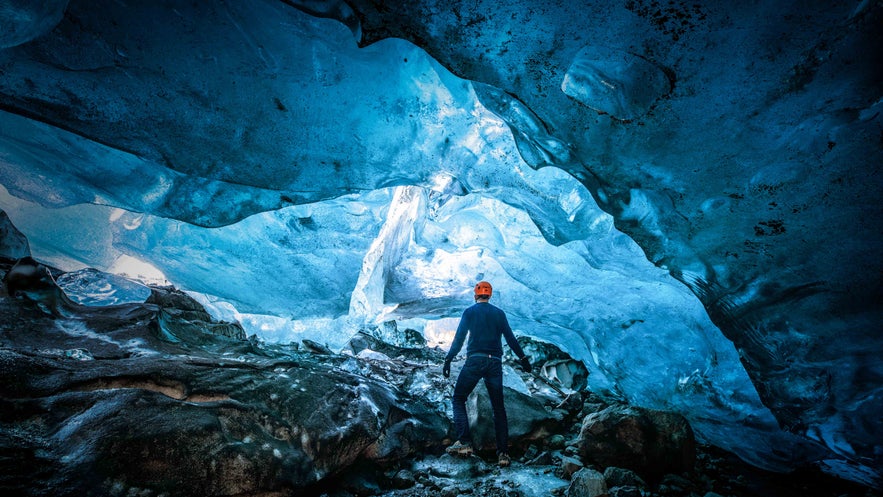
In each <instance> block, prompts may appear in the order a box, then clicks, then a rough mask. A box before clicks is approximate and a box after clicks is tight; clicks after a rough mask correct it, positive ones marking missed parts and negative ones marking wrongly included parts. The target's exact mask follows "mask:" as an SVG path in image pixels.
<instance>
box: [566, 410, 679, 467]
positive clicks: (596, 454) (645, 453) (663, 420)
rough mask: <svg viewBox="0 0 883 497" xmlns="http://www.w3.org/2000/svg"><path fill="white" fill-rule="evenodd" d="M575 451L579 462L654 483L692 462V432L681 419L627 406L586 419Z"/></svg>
mask: <svg viewBox="0 0 883 497" xmlns="http://www.w3.org/2000/svg"><path fill="white" fill-rule="evenodd" d="M579 450H580V455H581V456H582V460H583V461H586V462H594V463H596V464H598V465H599V466H601V467H604V468H607V467H610V466H615V467H620V468H627V469H631V470H633V471H635V472H636V473H638V474H639V475H641V476H642V477H644V478H646V479H648V480H650V481H651V482H654V483H655V482H658V481H659V480H660V478H661V477H662V476H663V475H665V474H666V473H680V472H684V471H690V470H692V469H693V467H694V465H695V462H696V441H695V438H694V436H693V430H692V428H691V427H690V424H689V423H688V422H687V420H686V419H685V418H684V417H683V416H682V415H680V414H677V413H673V412H666V411H657V410H652V409H645V408H641V407H636V406H627V405H613V406H610V407H608V408H606V409H603V410H601V411H599V412H596V413H593V414H589V415H588V416H586V417H585V418H584V419H583V424H582V428H581V429H580V435H579Z"/></svg>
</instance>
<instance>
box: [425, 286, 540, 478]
mask: <svg viewBox="0 0 883 497" xmlns="http://www.w3.org/2000/svg"><path fill="white" fill-rule="evenodd" d="M492 294H493V288H491V284H490V283H488V282H487V281H481V282H479V283H478V284H477V285H475V304H474V305H472V306H471V307H469V308H468V309H466V310H465V311H463V317H462V318H460V325H459V326H458V327H457V334H456V335H454V342H453V343H452V344H451V350H449V351H448V355H447V356H446V357H445V365H444V367H443V368H442V374H443V375H444V376H445V378H448V377H450V375H451V361H452V360H453V359H454V357H456V356H457V353H458V352H460V349H461V348H462V347H463V342H464V341H465V340H466V335H467V333H468V335H469V343H468V344H467V346H466V364H464V365H463V369H462V370H460V374H459V375H458V376H457V383H456V384H455V385H454V399H453V407H454V429H455V430H456V431H457V441H456V442H455V443H454V444H453V445H451V446H450V447H448V448H447V449H446V451H447V452H448V454H452V455H458V456H469V455H471V454H472V436H471V435H470V434H469V420H468V418H467V417H466V399H467V398H468V397H469V394H470V393H472V390H473V389H475V386H476V385H477V384H478V380H480V379H484V385H485V387H487V393H488V396H489V397H490V400H491V408H492V409H493V414H494V431H495V433H496V443H497V460H498V462H499V464H500V466H501V467H505V466H508V465H509V463H510V459H509V422H508V420H507V419H506V407H505V406H504V405H503V361H502V358H503V345H502V343H501V340H500V337H505V338H506V343H507V344H509V348H510V349H512V352H514V353H515V355H516V356H518V359H519V360H520V361H521V367H522V368H523V369H524V371H525V372H528V373H529V372H530V370H531V367H530V361H529V360H528V358H527V357H525V355H524V351H522V350H521V346H520V345H518V341H516V340H515V335H513V334H512V328H510V327H509V321H508V320H507V319H506V314H505V313H504V312H503V311H502V310H501V309H500V308H498V307H496V306H494V305H491V304H490V303H489V302H488V301H489V300H490V298H491V295H492Z"/></svg>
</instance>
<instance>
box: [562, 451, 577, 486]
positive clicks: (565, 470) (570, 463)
mask: <svg viewBox="0 0 883 497" xmlns="http://www.w3.org/2000/svg"><path fill="white" fill-rule="evenodd" d="M560 467H561V476H562V478H564V479H565V480H570V479H571V478H572V477H573V474H574V473H576V472H577V471H579V470H581V469H583V463H582V461H580V460H579V459H576V458H575V457H567V456H565V457H562V458H561V465H560Z"/></svg>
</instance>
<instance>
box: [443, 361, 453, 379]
mask: <svg viewBox="0 0 883 497" xmlns="http://www.w3.org/2000/svg"><path fill="white" fill-rule="evenodd" d="M442 375H443V376H444V377H445V378H450V377H451V361H445V365H444V366H442Z"/></svg>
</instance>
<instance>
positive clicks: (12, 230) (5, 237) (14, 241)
mask: <svg viewBox="0 0 883 497" xmlns="http://www.w3.org/2000/svg"><path fill="white" fill-rule="evenodd" d="M30 255H31V248H30V244H29V243H28V238H27V237H26V236H25V235H24V234H23V233H22V232H21V231H19V230H18V228H16V227H15V225H13V224H12V221H10V220H9V216H7V215H6V212H4V211H3V210H0V257H5V258H7V259H21V258H22V257H28V256H30Z"/></svg>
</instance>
